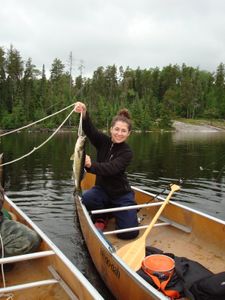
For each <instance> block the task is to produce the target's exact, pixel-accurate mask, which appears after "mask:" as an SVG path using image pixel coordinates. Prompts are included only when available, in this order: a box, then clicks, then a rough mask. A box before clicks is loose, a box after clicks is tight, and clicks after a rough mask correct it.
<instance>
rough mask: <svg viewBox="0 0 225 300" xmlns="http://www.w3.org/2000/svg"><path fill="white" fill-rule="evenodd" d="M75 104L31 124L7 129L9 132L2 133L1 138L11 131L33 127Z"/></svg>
mask: <svg viewBox="0 0 225 300" xmlns="http://www.w3.org/2000/svg"><path fill="white" fill-rule="evenodd" d="M74 104H75V103H73V104H70V105H69V106H67V107H65V108H63V109H61V110H59V111H57V112H55V113H53V114H51V115H49V116H47V117H44V118H42V119H40V120H37V121H35V122H33V123H30V124H28V125H25V126H23V127H20V128H17V129H13V130H11V131H7V132H5V133H2V134H0V138H1V137H3V136H5V135H8V134H11V133H14V132H17V131H20V130H23V129H25V128H28V127H31V126H33V125H35V124H37V123H40V122H42V121H44V120H46V119H48V118H50V117H53V116H55V115H57V114H59V113H61V112H62V111H64V110H66V109H68V108H70V107H71V106H74Z"/></svg>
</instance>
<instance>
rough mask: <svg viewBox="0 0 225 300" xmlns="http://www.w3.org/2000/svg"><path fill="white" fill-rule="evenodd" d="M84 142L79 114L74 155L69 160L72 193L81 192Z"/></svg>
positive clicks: (84, 137) (84, 136)
mask: <svg viewBox="0 0 225 300" xmlns="http://www.w3.org/2000/svg"><path fill="white" fill-rule="evenodd" d="M85 142H86V135H85V134H84V132H83V129H82V114H80V122H79V127H78V138H77V141H76V144H75V147H74V153H73V155H72V156H71V158H70V159H71V160H73V178H74V184H75V189H74V193H75V194H77V193H80V192H81V180H82V179H83V176H84V163H85Z"/></svg>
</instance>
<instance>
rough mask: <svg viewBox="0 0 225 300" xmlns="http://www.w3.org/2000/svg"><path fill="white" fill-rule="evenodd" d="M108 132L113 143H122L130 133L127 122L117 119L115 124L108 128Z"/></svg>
mask: <svg viewBox="0 0 225 300" xmlns="http://www.w3.org/2000/svg"><path fill="white" fill-rule="evenodd" d="M110 133H111V138H112V141H113V143H122V142H124V141H126V139H127V138H128V136H129V135H130V131H129V129H128V124H127V123H126V122H122V121H117V122H116V123H115V125H114V126H113V127H111V128H110Z"/></svg>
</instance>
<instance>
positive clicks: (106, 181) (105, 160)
mask: <svg viewBox="0 0 225 300" xmlns="http://www.w3.org/2000/svg"><path fill="white" fill-rule="evenodd" d="M83 131H84V133H85V134H86V135H87V137H88V138H89V140H90V142H91V143H92V145H93V146H94V147H95V148H96V150H97V161H96V162H92V165H91V168H86V170H87V172H90V173H93V174H96V182H95V184H96V185H99V186H101V187H102V188H103V189H104V190H105V192H106V193H107V194H108V195H109V196H110V197H112V198H114V199H115V198H117V197H119V196H122V195H123V194H126V193H128V192H130V191H131V187H130V185H129V182H128V180H127V176H126V174H125V170H126V167H127V166H128V165H129V163H130V162H131V160H132V156H133V154H132V151H131V149H130V147H129V145H128V144H127V143H125V142H122V143H113V142H112V140H111V138H110V137H109V136H108V135H106V134H104V133H102V132H100V131H98V130H97V129H96V128H95V126H94V125H93V123H92V121H91V119H90V117H89V114H88V113H86V116H85V119H83Z"/></svg>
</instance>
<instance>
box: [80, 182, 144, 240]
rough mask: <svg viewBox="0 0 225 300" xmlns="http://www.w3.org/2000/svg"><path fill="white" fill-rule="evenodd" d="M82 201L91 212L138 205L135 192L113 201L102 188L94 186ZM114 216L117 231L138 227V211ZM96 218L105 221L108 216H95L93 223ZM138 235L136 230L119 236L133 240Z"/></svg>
mask: <svg viewBox="0 0 225 300" xmlns="http://www.w3.org/2000/svg"><path fill="white" fill-rule="evenodd" d="M82 201H83V204H84V205H85V206H86V208H87V210H89V211H90V210H95V209H104V208H111V207H123V206H130V205H136V202H135V200H134V193H133V192H129V193H126V194H124V195H122V196H119V197H118V198H116V199H112V198H110V197H109V196H108V194H106V193H105V191H104V189H103V188H102V187H100V186H94V187H93V188H91V189H90V190H88V191H85V192H84V194H83V197H82ZM113 216H114V217H115V219H116V229H125V228H130V227H137V226H138V221H137V210H136V209H131V210H124V211H118V212H113ZM96 218H103V219H105V218H106V214H102V215H98V216H97V217H96V215H94V218H93V221H95V219H96ZM138 234H139V231H138V230H135V231H130V232H124V233H118V234H117V236H118V238H120V239H133V238H135V237H136V236H137V235H138Z"/></svg>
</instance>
